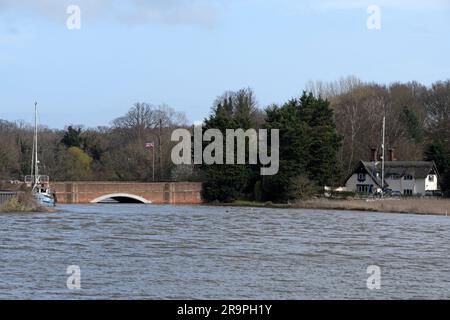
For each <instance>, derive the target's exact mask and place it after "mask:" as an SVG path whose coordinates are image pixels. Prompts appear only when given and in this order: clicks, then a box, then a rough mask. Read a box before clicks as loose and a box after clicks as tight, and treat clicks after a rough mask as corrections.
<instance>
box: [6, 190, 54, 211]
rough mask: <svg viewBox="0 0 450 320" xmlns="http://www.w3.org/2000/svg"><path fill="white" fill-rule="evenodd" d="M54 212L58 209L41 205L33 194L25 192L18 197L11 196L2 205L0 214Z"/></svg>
mask: <svg viewBox="0 0 450 320" xmlns="http://www.w3.org/2000/svg"><path fill="white" fill-rule="evenodd" d="M37 212H47V213H53V212H56V210H54V209H51V208H47V207H45V206H42V205H40V204H39V203H38V202H37V201H36V200H35V199H34V198H33V196H32V195H31V194H29V193H25V194H21V195H19V196H18V197H14V198H11V199H10V200H8V201H7V202H5V203H4V204H3V205H0V214H2V213H37Z"/></svg>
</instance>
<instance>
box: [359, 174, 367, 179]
mask: <svg viewBox="0 0 450 320" xmlns="http://www.w3.org/2000/svg"><path fill="white" fill-rule="evenodd" d="M358 181H366V174H365V173H358Z"/></svg>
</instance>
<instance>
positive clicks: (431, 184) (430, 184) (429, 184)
mask: <svg viewBox="0 0 450 320" xmlns="http://www.w3.org/2000/svg"><path fill="white" fill-rule="evenodd" d="M430 177H434V180H433V181H430ZM438 189H439V188H438V177H437V175H429V176H428V177H427V179H426V180H425V191H436V190H438Z"/></svg>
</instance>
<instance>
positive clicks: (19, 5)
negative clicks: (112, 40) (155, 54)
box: [0, 0, 217, 26]
mask: <svg viewBox="0 0 450 320" xmlns="http://www.w3.org/2000/svg"><path fill="white" fill-rule="evenodd" d="M216 1H217V0H209V1H208V0H0V12H2V11H13V12H14V13H17V12H19V13H24V12H27V13H34V14H38V15H40V16H43V17H46V18H51V19H55V20H64V19H66V18H67V14H66V8H67V7H68V6H69V5H78V6H80V8H81V10H82V14H83V17H84V18H102V17H112V18H114V19H117V20H120V21H122V22H126V23H164V24H197V25H205V26H209V25H211V24H213V23H214V21H215V18H216V10H215V7H214V5H215V2H216Z"/></svg>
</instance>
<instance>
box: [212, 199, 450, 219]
mask: <svg viewBox="0 0 450 320" xmlns="http://www.w3.org/2000/svg"><path fill="white" fill-rule="evenodd" d="M209 205H212V206H222V207H252V208H270V209H316V210H333V211H362V212H378V213H392V214H414V215H433V216H448V215H449V214H450V199H418V198H411V199H385V200H381V199H368V200H359V199H358V200H356V199H355V200H331V199H314V200H305V201H300V202H297V203H292V204H277V203H272V202H252V201H235V202H232V203H210V204H209Z"/></svg>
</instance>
